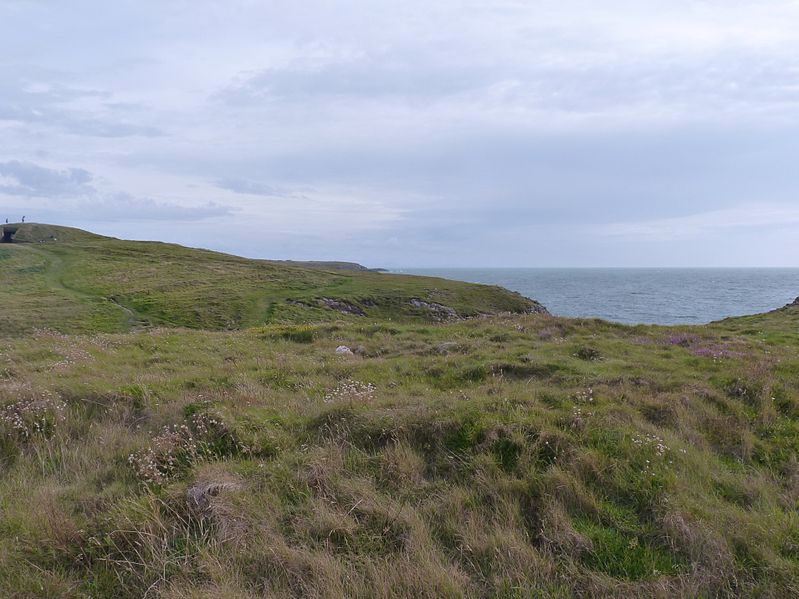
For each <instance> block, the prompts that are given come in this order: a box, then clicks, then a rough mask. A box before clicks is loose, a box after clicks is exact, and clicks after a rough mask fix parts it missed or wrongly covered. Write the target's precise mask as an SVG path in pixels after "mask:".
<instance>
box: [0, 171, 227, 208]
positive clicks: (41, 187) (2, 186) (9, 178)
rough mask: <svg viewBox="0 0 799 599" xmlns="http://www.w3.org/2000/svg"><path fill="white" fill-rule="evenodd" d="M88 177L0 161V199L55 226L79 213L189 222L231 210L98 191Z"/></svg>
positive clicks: (91, 176)
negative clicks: (14, 200)
mask: <svg viewBox="0 0 799 599" xmlns="http://www.w3.org/2000/svg"><path fill="white" fill-rule="evenodd" d="M93 181H94V176H93V175H92V173H90V172H89V171H87V170H85V169H81V168H68V169H61V170H59V169H51V168H46V167H43V166H39V165H37V164H33V163H29V162H20V161H18V160H11V161H8V162H0V196H2V195H5V196H10V197H12V198H13V197H16V198H20V199H18V200H16V204H14V203H13V202H12V203H11V204H12V206H11V207H13V208H19V209H25V210H27V212H28V213H29V214H31V215H32V217H33V218H37V219H39V220H42V218H41V216H37V215H36V214H34V213H33V212H31V210H30V209H31V208H33V209H37V208H38V209H39V211H40V212H41V213H42V214H43V215H45V216H48V217H49V218H52V219H53V220H54V221H55V222H64V220H65V219H70V218H74V217H75V216H76V215H78V216H79V217H80V218H81V219H82V220H85V221H94V222H103V221H113V220H120V219H125V220H131V221H179V222H190V221H199V220H206V219H211V218H221V217H226V216H230V215H232V214H233V213H234V210H233V209H232V208H231V207H229V206H224V205H221V204H218V203H216V202H205V203H203V204H199V205H194V206H181V205H178V204H175V203H172V202H164V201H158V200H154V199H151V198H146V197H137V196H134V195H132V194H130V193H126V192H110V193H109V192H106V191H100V190H98V189H97V188H96V187H95V186H94V185H92V182H93Z"/></svg>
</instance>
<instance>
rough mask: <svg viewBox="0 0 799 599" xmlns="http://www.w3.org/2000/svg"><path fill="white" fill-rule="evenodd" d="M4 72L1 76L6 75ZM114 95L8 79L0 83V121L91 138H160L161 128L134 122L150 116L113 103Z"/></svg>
mask: <svg viewBox="0 0 799 599" xmlns="http://www.w3.org/2000/svg"><path fill="white" fill-rule="evenodd" d="M2 74H3V73H2V71H0V75H2ZM112 96H113V95H112V94H111V93H110V92H106V91H102V90H97V89H82V88H74V87H70V86H66V85H61V84H52V83H38V82H29V81H27V82H26V81H25V80H24V79H15V78H13V77H6V81H5V82H3V83H0V122H2V121H9V122H16V123H20V124H24V125H27V126H37V127H48V128H53V129H59V130H62V131H65V132H68V133H70V134H73V135H78V136H87V137H101V138H102V137H105V138H119V137H131V136H142V137H158V136H161V135H163V132H162V130H161V129H160V128H159V127H155V126H153V125H148V124H142V123H138V122H135V121H133V122H132V120H133V119H137V118H141V116H142V115H144V114H146V111H145V110H144V107H143V106H139V105H137V104H135V103H115V102H112V101H110V100H111V98H112Z"/></svg>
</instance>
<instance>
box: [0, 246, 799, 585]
mask: <svg viewBox="0 0 799 599" xmlns="http://www.w3.org/2000/svg"><path fill="white" fill-rule="evenodd" d="M74 243H76V244H77V243H79V244H82V245H81V247H82V248H84V249H81V250H80V252H78V251H77V250H76V249H70V250H68V249H60V248H61V247H63V248H67V247H68V246H67V244H64V246H57V245H56V244H55V243H54V244H52V245H48V244H39V245H36V246H28V247H25V248H22V246H19V247H14V248H12V249H11V250H10V252H13V253H11V254H10V257H9V253H10V252H9V251H8V249H7V248H2V247H0V252H2V253H0V256H1V255H6V258H3V259H0V260H5V262H3V261H0V269H2V272H3V273H4V275H5V274H7V273H9V271H10V270H11V271H13V272H12V274H11V275H10V276H13V277H16V279H15V280H17V281H19V282H20V284H22V282H25V284H26V285H30V287H28V291H26V293H28V294H30V297H38V295H37V294H40V295H41V296H42V302H45V301H52V302H54V303H57V302H55V301H54V299H53V298H50V297H45V296H47V295H48V294H50V293H63V294H64V296H63V297H65V298H68V299H72V300H73V301H74V302H75V303H74V306H75V310H77V309H78V307H80V309H81V310H83V311H82V312H80V313H79V315H80V319H79V318H77V314H78V313H70V312H69V311H67V313H66V314H65V316H64V320H63V321H61V325H62V326H65V325H64V323H67V322H68V323H70V324H69V327H70V328H71V330H76V331H80V330H82V328H83V330H91V329H95V330H96V331H102V330H113V326H118V327H119V328H120V329H121V330H125V328H126V327H129V326H131V325H130V324H129V322H128V320H127V319H126V318H123V317H121V316H120V314H119V313H117V312H114V311H113V310H110V309H109V311H108V312H107V313H106V312H104V310H105V309H106V308H110V307H112V306H108V305H107V303H103V302H102V301H99V300H98V301H97V303H93V302H94V301H95V300H94V299H92V298H97V297H98V296H102V295H104V294H111V293H113V294H114V295H116V296H118V297H119V298H120V300H119V301H120V302H122V304H123V305H124V306H126V307H128V309H130V310H131V311H134V310H135V314H136V318H138V319H143V318H144V317H145V316H146V317H147V318H148V320H147V322H148V323H150V324H151V325H152V323H154V322H160V324H161V326H147V327H145V326H144V325H141V326H139V327H138V330H135V331H133V332H128V333H105V332H91V333H90V334H64V333H63V332H58V331H57V330H55V328H56V327H52V326H51V327H50V329H49V330H38V331H36V332H32V333H25V332H24V329H25V327H24V326H18V327H16V328H14V329H13V330H12V329H9V333H8V335H6V337H5V338H4V339H3V346H2V348H0V469H2V470H0V596H2V597H68V598H69V597H76V598H77V597H122V598H125V597H131V598H133V597H163V598H175V599H178V598H180V599H184V598H186V599H188V598H222V597H241V598H255V597H330V598H343V597H430V598H433V597H453V598H454V597H475V598H477V597H505V598H527V597H564V598H565V597H619V598H622V597H623V598H627V597H641V598H644V597H646V598H648V597H708V598H710V597H774V598H781V597H792V596H797V595H798V594H799V512H797V507H798V502H799V461H797V450H799V351H797V350H799V326H798V325H799V307H791V308H786V309H783V310H780V311H776V312H773V313H770V314H766V315H759V316H752V317H746V318H741V319H732V320H728V321H724V322H721V323H716V324H713V325H708V326H703V327H654V326H646V327H644V326H639V327H625V326H621V325H613V324H609V323H606V322H602V321H597V320H574V319H561V318H556V317H552V316H549V315H546V314H530V315H511V314H498V315H493V316H484V317H479V318H473V319H469V320H455V321H451V322H433V321H432V319H430V318H427V320H428V321H429V322H424V320H425V319H424V318H422V317H421V316H418V315H415V314H413V313H412V312H406V311H404V310H405V308H404V305H403V304H401V303H400V305H402V306H403V307H402V308H401V309H400V310H398V312H397V313H392V312H389V311H388V310H389V308H388V307H380V308H378V309H376V310H375V314H370V315H369V316H353V315H345V314H341V313H339V312H337V311H335V310H330V309H322V308H319V309H316V308H314V309H309V312H307V313H302V314H306V316H309V317H308V318H307V320H306V321H305V322H299V321H295V322H292V318H294V316H292V318H289V317H286V318H284V319H283V320H282V321H280V322H273V321H269V322H267V323H266V324H260V325H258V326H252V327H248V328H243V329H242V330H201V329H202V327H203V325H205V323H207V322H212V323H213V324H214V326H212V327H211V328H216V329H224V326H216V325H218V324H220V323H219V322H218V321H216V320H213V319H212V318H211V317H210V316H207V315H208V314H209V312H205V311H202V310H201V309H200V308H197V309H198V310H201V312H202V314H204V315H205V316H203V318H199V317H198V320H196V321H195V320H192V319H193V318H194V316H192V317H189V316H188V315H184V317H185V318H186V320H185V321H184V320H183V318H184V317H181V318H175V317H174V316H173V318H175V320H176V321H179V322H182V323H183V324H184V326H183V327H167V326H163V325H164V324H165V322H166V319H165V320H164V321H158V320H156V317H155V316H154V315H155V314H161V312H158V311H156V310H155V308H152V307H151V306H149V307H148V306H144V307H142V306H141V305H140V304H137V303H135V302H134V301H133V300H132V298H137V297H143V296H144V295H145V294H144V292H143V291H141V290H143V289H151V290H152V289H154V288H156V287H158V286H157V284H156V283H157V277H156V275H153V277H152V279H149V280H146V279H144V278H139V277H138V273H146V272H149V269H150V268H154V266H150V265H147V264H144V265H141V266H140V267H139V268H140V270H137V271H136V273H137V275H136V276H135V277H134V275H133V274H130V268H133V267H134V266H135V264H133V262H135V258H125V259H126V260H129V261H130V262H131V265H130V268H127V269H120V268H116V267H112V266H109V265H107V264H105V262H104V261H105V260H106V259H109V256H111V255H113V256H118V254H112V253H110V250H109V252H106V253H104V254H103V255H102V256H101V257H99V259H98V264H97V266H96V269H94V268H93V269H92V273H93V274H91V277H92V278H91V283H90V282H89V279H88V278H87V277H89V275H88V274H86V272H85V271H86V270H87V268H86V265H87V264H90V263H91V262H92V260H91V258H90V257H89V256H90V254H91V251H92V250H91V249H90V248H91V247H93V246H92V244H94V243H98V244H99V243H105V244H110V242H107V241H96V240H95V241H78V242H74ZM116 243H120V244H122V245H120V246H117V247H118V248H119V252H120V253H121V254H122V255H127V254H126V252H129V251H132V250H130V249H126V248H128V247H129V246H128V245H127V244H126V243H124V242H116ZM42 246H46V247H42ZM69 247H72V246H69ZM105 247H107V246H105ZM130 247H138V246H130ZM148 247H149V246H148ZM152 247H153V249H152V250H148V252H149V251H152V252H155V253H157V252H158V251H160V250H159V248H165V249H164V250H163V251H168V252H169V253H170V254H171V255H179V254H180V252H181V251H188V250H180V249H178V248H174V247H173V246H159V245H153V246H152ZM86 248H88V249H86ZM37 252H41V253H40V254H39V253H37ZM76 255H78V257H75V256H76ZM150 255H152V254H148V253H146V252H145V253H144V256H145V257H146V256H150ZM217 256H218V255H213V260H211V262H213V261H214V260H219V261H221V263H220V265H218V266H220V269H221V264H232V265H233V267H235V265H236V264H238V262H237V260H238V259H235V258H230V257H217ZM28 259H30V260H33V261H34V263H35V261H36V260H39V259H41V260H51V261H52V262H50V263H49V264H45V265H43V269H42V270H34V271H31V272H30V273H28V275H29V276H28V277H26V276H24V273H21V272H19V270H18V269H19V268H20V264H22V262H20V261H21V260H28ZM57 259H60V260H62V262H61V263H60V264H58V262H57ZM175 260H176V261H178V262H179V260H178V259H177V258H175ZM8 261H12V263H13V264H14V265H15V266H14V267H13V269H9V267H8V266H6V265H7V264H8ZM109 263H110V264H112V265H113V264H117V260H110V259H109ZM213 263H214V264H215V262H213ZM77 264H82V265H83V267H82V268H76V267H75V266H74V265H77ZM31 265H33V263H31ZM23 268H28V267H23ZM208 268H211V267H210V266H208ZM260 268H263V269H264V270H263V271H261V270H257V269H260ZM272 268H275V267H273V266H271V265H269V264H264V265H263V267H261V266H260V264H259V265H258V267H257V269H256V271H257V273H259V274H257V275H256V274H253V275H252V276H253V280H254V281H255V280H256V279H257V280H258V281H263V279H259V278H258V277H261V276H266V275H265V274H264V273H267V272H272V271H270V270H269V269H272ZM188 270H189V269H186V271H185V272H184V270H183V269H182V268H180V269H176V271H179V272H181V273H184V274H182V275H181V276H189V274H190V273H189V272H188ZM54 271H55V272H58V273H60V274H59V277H61V278H62V279H63V281H64V282H65V285H64V291H59V290H60V287H59V286H58V285H56V284H55V283H53V284H52V285H51V284H50V281H51V277H52V276H53V275H52V274H51V273H53V272H54ZM111 271H113V273H115V274H104V273H109V272H111ZM125 272H128V273H129V278H128V279H127V280H126V282H125V284H124V286H121V287H120V288H118V289H116V290H114V287H113V285H115V284H117V282H118V281H119V280H121V279H120V277H123V276H125ZM48 273H50V274H48ZM81 273H82V274H81ZM319 275H320V276H322V277H324V278H322V279H320V280H322V281H324V282H328V281H331V280H338V279H328V278H327V277H342V276H343V278H344V279H348V278H349V279H351V282H349V283H346V285H348V286H349V289H353V292H352V294H350V295H346V294H341V295H339V296H336V297H340V298H349V299H351V300H352V301H355V299H356V298H363V297H367V294H366V292H364V291H363V288H364V287H362V285H367V282H368V284H370V285H373V286H372V287H371V289H372V291H371V292H370V295H368V297H408V296H407V295H403V294H405V293H406V292H407V290H408V289H412V290H413V292H412V293H413V297H418V296H419V295H421V292H419V291H417V289H418V288H416V287H413V286H414V285H416V284H417V283H416V282H413V281H410V280H406V279H400V278H397V279H394V278H393V277H386V276H385V275H378V274H372V273H367V275H368V276H367V278H366V279H363V280H361V279H358V278H356V277H355V276H352V275H350V274H347V275H342V274H341V273H337V274H331V273H324V272H322V273H319ZM220 276H221V277H222V279H221V280H227V279H224V273H222V274H221V275H220ZM304 276H306V277H312V276H313V275H312V274H305V275H304ZM4 280H8V279H7V278H5V279H4ZM215 280H220V279H215ZM307 280H309V279H306V281H307ZM372 281H374V283H372ZM382 281H390V283H389V284H388V288H389V289H390V291H386V289H384V288H383V287H382V286H381V285H382V283H381V282H382ZM394 281H397V282H396V283H395V282H394ZM423 281H425V280H423ZM422 285H423V286H424V287H425V288H427V286H428V285H430V283H427V282H424V283H422ZM435 285H436V288H437V289H445V288H446V289H453V290H455V289H462V290H463V293H464V294H467V293H469V294H473V295H468V296H467V295H460V296H458V297H459V298H461V299H459V300H458V301H463V302H464V303H463V304H459V305H458V306H459V308H458V310H459V312H461V311H462V312H464V313H470V312H471V313H476V312H479V311H483V310H485V304H480V305H479V307H478V306H472V305H470V304H469V303H468V301H467V298H468V297H475V298H485V297H488V296H484V295H482V294H483V293H488V292H487V291H484V290H483V289H482V288H479V291H475V290H471V288H469V286H464V287H459V286H455V284H452V285H453V287H451V288H450V287H445V286H444V285H445V284H444V283H443V282H440V281H436V282H435ZM447 285H449V284H447ZM37 286H38V287H37ZM257 286H258V285H256V283H252V287H248V286H247V285H245V289H246V291H241V292H240V295H239V296H238V297H250V296H249V295H247V294H249V293H250V292H251V291H252V289H254V288H256V287H257ZM279 288H280V287H279V284H278V283H275V284H274V287H270V288H269V290H268V293H269V294H271V295H270V297H281V296H280V295H279V294H280V293H283V294H284V295H283V296H282V297H296V296H294V295H293V294H295V293H300V292H299V291H297V290H296V289H292V290H291V291H282V292H281V291H280V290H279ZM99 289H102V291H95V290H99ZM159 289H160V288H159ZM170 289H171V288H170ZM355 289H357V291H356V290H355ZM400 289H402V290H403V291H402V293H400V292H399V290H400ZM489 289H490V288H489ZM4 293H6V294H9V293H10V292H8V291H4ZM154 293H155V292H151V294H153V295H154ZM164 293H172V292H171V291H169V289H167V290H165V291H164ZM174 293H175V294H177V295H176V296H174V297H183V294H184V293H185V294H186V296H185V301H186V304H184V305H185V306H190V305H191V304H190V302H191V299H190V298H191V297H195V296H193V295H191V290H189V289H181V291H180V292H178V291H175V292H174ZM219 293H220V295H221V294H222V292H219ZM324 293H325V294H327V293H328V291H325V292H324ZM453 293H454V291H453ZM494 293H496V291H494ZM73 294H74V295H73ZM302 294H303V295H301V296H300V297H304V298H311V297H316V296H317V295H319V294H318V293H317V292H315V291H313V290H312V289H311V288H310V287H305V288H303V290H302ZM392 294H397V295H392ZM331 295H332V293H331ZM320 296H321V295H320ZM324 297H327V295H325V296H324ZM510 297H513V296H510ZM9 298H11V295H6V296H3V297H2V299H1V300H0V301H2V304H0V305H2V307H3V309H4V310H6V309H7V308H8V309H10V310H11V311H12V312H15V311H19V314H18V315H17V316H15V317H14V318H16V319H17V320H16V321H15V322H19V323H23V324H24V318H25V317H24V315H23V314H22V308H20V307H19V306H16V305H13V304H11V303H9V302H10V301H11V300H10V299H9ZM428 298H429V296H428ZM59 299H60V297H59ZM479 301H483V300H479ZM167 304H168V302H165V303H164V304H163V307H162V308H159V310H167V309H168V308H169V307H168V305H167ZM44 305H45V304H42V306H44ZM447 305H451V306H454V305H456V303H455V302H454V301H453V302H452V303H448V304H447ZM385 306H388V304H386V305H385ZM366 307H367V308H368V307H369V306H366ZM36 309H37V310H38V309H41V308H40V307H37V308H36ZM116 309H118V308H116ZM174 309H175V310H176V308H174ZM57 317H58V315H55V316H51V318H52V321H51V322H55V323H56V324H58V322H59V321H58V320H57ZM389 317H390V318H393V320H388V318H389ZM205 318H208V319H211V320H204V319H205ZM297 318H299V316H297ZM114 319H116V320H114ZM3 322H8V321H3ZM78 322H82V323H84V324H82V325H80V326H77V324H76V323H78ZM244 322H251V321H247V320H244V321H242V323H240V324H242V326H243V323H244ZM114 323H116V324H114ZM126 323H127V324H126ZM112 325H113V326H112ZM185 325H190V326H192V327H194V330H192V329H190V328H187V326H185ZM73 327H74V328H73ZM12 333H13V334H12ZM340 345H346V346H348V347H349V348H352V350H353V351H352V353H345V354H338V353H336V348H337V347H338V346H340Z"/></svg>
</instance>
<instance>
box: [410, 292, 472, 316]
mask: <svg viewBox="0 0 799 599" xmlns="http://www.w3.org/2000/svg"><path fill="white" fill-rule="evenodd" d="M408 303H410V305H411V306H413V307H414V308H422V309H423V310H429V311H430V312H431V313H432V314H433V317H434V318H435V319H436V320H456V319H458V318H460V316H458V313H457V312H456V311H455V309H454V308H450V307H449V306H445V305H444V304H437V303H436V302H426V301H424V300H420V299H419V298H418V297H415V298H413V299H411V301H410V302H408Z"/></svg>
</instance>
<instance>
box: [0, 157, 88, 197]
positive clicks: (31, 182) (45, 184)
mask: <svg viewBox="0 0 799 599" xmlns="http://www.w3.org/2000/svg"><path fill="white" fill-rule="evenodd" d="M0 175H2V176H3V177H5V178H6V179H7V180H10V184H8V183H7V184H5V185H2V184H0V193H5V194H7V195H15V196H42V197H66V196H73V197H74V196H84V195H87V194H93V193H95V191H96V190H95V189H94V187H92V185H91V181H92V175H91V173H89V172H88V171H86V170H84V169H81V168H70V169H66V170H56V169H50V168H45V167H42V166H38V165H36V164H32V163H30V162H20V161H18V160H11V161H9V162H0Z"/></svg>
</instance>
